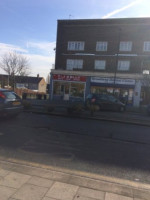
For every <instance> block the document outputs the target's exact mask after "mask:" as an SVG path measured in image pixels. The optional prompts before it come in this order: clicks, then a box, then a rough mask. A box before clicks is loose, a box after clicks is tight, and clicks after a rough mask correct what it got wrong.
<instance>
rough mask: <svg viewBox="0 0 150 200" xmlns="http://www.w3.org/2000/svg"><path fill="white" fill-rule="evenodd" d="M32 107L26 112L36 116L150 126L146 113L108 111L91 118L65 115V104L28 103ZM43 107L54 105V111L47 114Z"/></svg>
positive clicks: (97, 112)
mask: <svg viewBox="0 0 150 200" xmlns="http://www.w3.org/2000/svg"><path fill="white" fill-rule="evenodd" d="M30 102H31V104H32V107H31V108H30V109H28V110H25V111H26V112H33V113H36V114H47V115H54V116H63V117H73V118H74V117H77V118H83V119H90V120H91V119H93V120H101V121H102V120H103V121H110V122H117V123H126V124H133V125H140V126H150V116H148V114H147V113H146V112H131V111H130V112H129V111H125V112H123V113H121V112H110V111H109V112H108V111H96V112H94V114H93V116H91V115H90V111H86V110H84V111H82V112H74V113H73V114H68V113H67V106H68V105H67V103H65V104H62V105H61V104H55V105H54V104H53V103H52V104H50V103H49V101H40V100H39V101H37V100H36V101H35V100H34V101H30ZM45 105H52V106H53V105H54V111H51V112H48V111H47V109H46V107H45Z"/></svg>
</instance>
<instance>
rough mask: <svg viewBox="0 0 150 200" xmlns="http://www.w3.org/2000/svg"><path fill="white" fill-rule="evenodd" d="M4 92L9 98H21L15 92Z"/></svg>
mask: <svg viewBox="0 0 150 200" xmlns="http://www.w3.org/2000/svg"><path fill="white" fill-rule="evenodd" d="M3 94H4V95H5V97H6V98H7V99H20V98H19V97H18V96H17V95H16V94H15V93H14V92H10V91H5V92H3Z"/></svg>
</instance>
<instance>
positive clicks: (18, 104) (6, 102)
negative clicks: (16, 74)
mask: <svg viewBox="0 0 150 200" xmlns="http://www.w3.org/2000/svg"><path fill="white" fill-rule="evenodd" d="M22 109H23V106H22V100H21V98H20V97H19V96H18V95H17V94H16V93H15V92H13V91H10V90H6V89H0V117H5V116H16V115H18V114H19V113H20V112H21V111H22Z"/></svg>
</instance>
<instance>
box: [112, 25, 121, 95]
mask: <svg viewBox="0 0 150 200" xmlns="http://www.w3.org/2000/svg"><path fill="white" fill-rule="evenodd" d="M120 33H121V28H120V27H119V30H118V44H117V53H116V54H115V55H116V66H115V71H114V83H113V95H114V92H115V85H116V76H117V69H118V54H119V49H120V35H121V34H120Z"/></svg>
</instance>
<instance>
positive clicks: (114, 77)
mask: <svg viewBox="0 0 150 200" xmlns="http://www.w3.org/2000/svg"><path fill="white" fill-rule="evenodd" d="M149 60H150V18H132V19H131V18H126V19H95V20H94V19H90V20H58V29H57V42H56V60H55V69H53V70H52V71H51V84H50V85H51V87H50V95H51V99H64V100H69V99H71V98H82V99H84V100H85V98H86V96H87V95H88V94H89V93H110V94H113V95H115V96H117V97H118V98H120V99H121V98H122V99H124V100H125V101H126V103H127V104H130V105H134V106H139V105H140V103H141V99H142V100H143V99H144V98H145V96H146V94H145V93H144V89H143V84H142V82H143V72H146V73H149V70H150V65H149V63H150V61H149Z"/></svg>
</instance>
